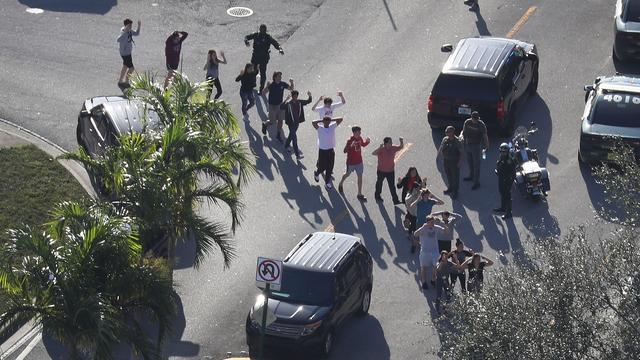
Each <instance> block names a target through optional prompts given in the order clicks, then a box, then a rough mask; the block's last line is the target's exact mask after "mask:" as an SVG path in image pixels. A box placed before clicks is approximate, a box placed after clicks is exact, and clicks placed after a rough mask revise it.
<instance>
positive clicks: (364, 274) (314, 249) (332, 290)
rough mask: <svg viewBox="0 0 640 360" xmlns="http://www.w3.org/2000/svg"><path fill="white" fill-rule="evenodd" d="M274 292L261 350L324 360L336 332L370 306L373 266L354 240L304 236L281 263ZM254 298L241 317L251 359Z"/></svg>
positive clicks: (255, 334) (256, 322) (256, 329)
mask: <svg viewBox="0 0 640 360" xmlns="http://www.w3.org/2000/svg"><path fill="white" fill-rule="evenodd" d="M282 265H283V270H282V282H281V287H280V290H279V291H272V292H271V296H270V297H269V303H268V307H267V309H268V311H269V312H270V313H273V314H274V315H275V321H274V322H273V323H271V324H270V325H269V326H267V329H266V334H265V347H271V348H280V349H288V350H300V349H308V348H312V349H313V350H317V351H319V352H320V353H321V354H322V355H327V354H329V352H330V351H331V348H332V346H333V336H334V333H335V331H336V330H337V329H338V327H339V326H340V325H341V324H342V323H343V322H344V320H346V319H348V318H349V317H350V316H351V315H352V314H354V313H355V314H358V315H366V314H367V313H368V311H369V304H370V302H371V288H372V284H373V273H372V271H373V261H372V259H371V255H370V254H369V251H367V249H366V248H365V246H364V245H363V244H362V242H361V241H360V239H359V238H357V237H354V236H350V235H345V234H338V233H326V232H316V233H313V234H309V235H307V236H306V237H305V238H304V239H303V240H302V241H300V242H299V243H298V245H296V246H295V247H294V248H293V250H291V252H290V253H289V254H288V255H287V257H286V258H285V259H284V260H283V264H282ZM261 304H262V298H261V297H260V296H259V297H258V301H257V302H256V305H254V306H253V307H252V308H251V311H250V312H249V315H248V316H247V323H246V332H247V345H249V352H250V353H251V354H256V353H257V350H258V348H259V341H260V331H261V330H260V329H261V328H260V321H261V319H259V318H257V317H258V316H254V313H257V309H258V308H260V307H261Z"/></svg>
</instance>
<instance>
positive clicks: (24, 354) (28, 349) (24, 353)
mask: <svg viewBox="0 0 640 360" xmlns="http://www.w3.org/2000/svg"><path fill="white" fill-rule="evenodd" d="M40 340H42V333H38V335H36V337H34V338H33V340H31V342H30V343H29V345H27V347H26V348H25V349H24V350H23V351H22V352H21V353H20V355H18V357H17V358H16V360H24V359H26V358H27V355H29V353H30V352H31V350H33V348H34V347H36V345H38V343H39V342H40Z"/></svg>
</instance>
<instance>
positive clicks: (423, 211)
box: [411, 184, 444, 228]
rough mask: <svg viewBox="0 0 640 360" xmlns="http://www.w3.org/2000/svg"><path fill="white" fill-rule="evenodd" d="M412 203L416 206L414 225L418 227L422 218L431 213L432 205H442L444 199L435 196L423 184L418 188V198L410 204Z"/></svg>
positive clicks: (422, 221)
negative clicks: (415, 222)
mask: <svg viewBox="0 0 640 360" xmlns="http://www.w3.org/2000/svg"><path fill="white" fill-rule="evenodd" d="M414 205H415V206H416V217H417V224H416V226H417V227H418V228H419V227H421V226H422V224H424V219H426V217H427V215H430V214H431V211H432V210H433V206H434V205H444V201H442V200H440V199H439V198H438V197H437V196H435V195H434V194H433V193H432V192H431V191H429V189H427V188H426V187H424V184H423V188H422V189H421V190H420V198H419V199H417V200H415V201H414V202H413V203H412V204H411V206H414Z"/></svg>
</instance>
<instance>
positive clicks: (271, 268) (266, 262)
mask: <svg viewBox="0 0 640 360" xmlns="http://www.w3.org/2000/svg"><path fill="white" fill-rule="evenodd" d="M281 282H282V261H280V260H272V259H267V258H263V257H258V264H257V266H256V285H257V286H258V287H259V288H262V287H264V290H263V292H262V294H263V296H264V303H263V305H262V321H261V324H260V353H259V355H258V359H260V360H262V355H263V353H264V336H265V333H266V332H267V311H269V296H270V295H271V289H274V290H280V283H281Z"/></svg>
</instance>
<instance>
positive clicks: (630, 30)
mask: <svg viewBox="0 0 640 360" xmlns="http://www.w3.org/2000/svg"><path fill="white" fill-rule="evenodd" d="M614 19H615V20H614V25H613V35H614V42H613V57H614V58H616V59H618V60H623V61H624V60H630V59H636V60H637V59H640V0H617V2H616V12H615V14H614Z"/></svg>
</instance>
